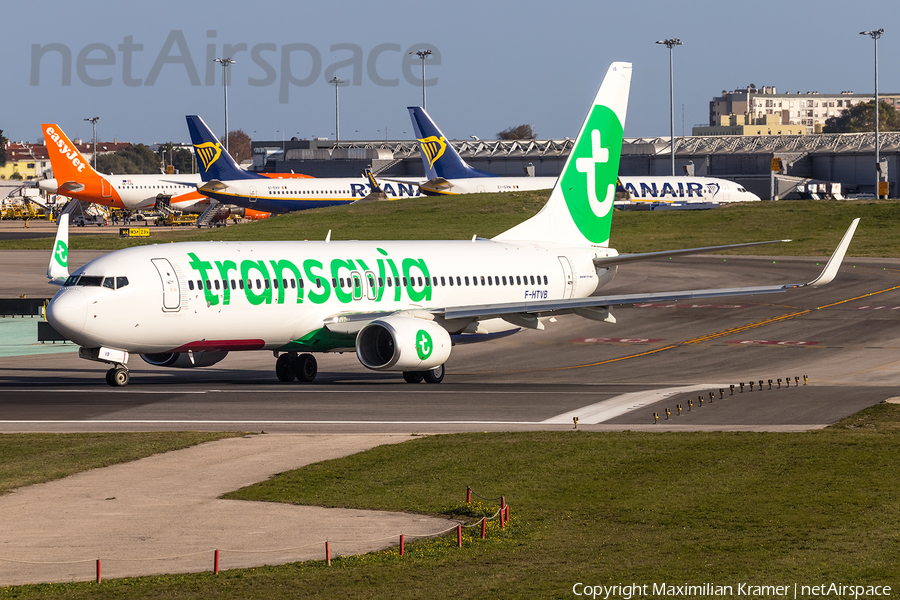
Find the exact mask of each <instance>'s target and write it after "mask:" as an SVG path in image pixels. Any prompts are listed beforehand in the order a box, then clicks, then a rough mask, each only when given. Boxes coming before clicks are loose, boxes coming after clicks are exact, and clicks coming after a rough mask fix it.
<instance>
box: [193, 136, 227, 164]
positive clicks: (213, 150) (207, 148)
mask: <svg viewBox="0 0 900 600" xmlns="http://www.w3.org/2000/svg"><path fill="white" fill-rule="evenodd" d="M194 149H195V150H196V151H197V156H198V157H199V158H200V162H202V163H203V170H204V171H209V168H210V167H211V166H212V164H213V163H214V162H216V161H217V160H218V159H219V156H220V155H221V154H222V146H221V145H220V144H219V143H218V142H216V143H213V142H204V143H202V144H195V145H194Z"/></svg>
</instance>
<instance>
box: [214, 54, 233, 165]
mask: <svg viewBox="0 0 900 600" xmlns="http://www.w3.org/2000/svg"><path fill="white" fill-rule="evenodd" d="M214 62H217V63H221V65H222V90H224V92H225V152H228V65H233V64H234V63H235V62H237V61H234V60H232V59H231V58H217V59H215V61H214Z"/></svg>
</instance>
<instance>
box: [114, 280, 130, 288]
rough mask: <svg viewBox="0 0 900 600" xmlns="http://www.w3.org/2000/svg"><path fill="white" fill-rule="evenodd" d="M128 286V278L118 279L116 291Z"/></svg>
mask: <svg viewBox="0 0 900 600" xmlns="http://www.w3.org/2000/svg"><path fill="white" fill-rule="evenodd" d="M126 285H128V278H127V277H116V289H117V290H119V289H122V288H123V287H125V286H126Z"/></svg>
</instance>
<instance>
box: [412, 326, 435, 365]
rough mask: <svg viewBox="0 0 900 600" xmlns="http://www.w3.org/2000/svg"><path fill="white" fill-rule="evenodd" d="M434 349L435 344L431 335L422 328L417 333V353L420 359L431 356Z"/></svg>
mask: <svg viewBox="0 0 900 600" xmlns="http://www.w3.org/2000/svg"><path fill="white" fill-rule="evenodd" d="M432 350H434V344H433V343H432V341H431V336H430V335H428V332H427V331H425V330H424V329H420V330H419V331H418V333H416V354H418V355H419V360H425V359H427V358H428V357H429V356H431V351H432Z"/></svg>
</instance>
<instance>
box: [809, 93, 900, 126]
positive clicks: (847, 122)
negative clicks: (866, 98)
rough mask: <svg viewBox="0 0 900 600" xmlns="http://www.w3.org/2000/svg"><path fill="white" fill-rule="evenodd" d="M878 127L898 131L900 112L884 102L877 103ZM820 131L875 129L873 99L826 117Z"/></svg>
mask: <svg viewBox="0 0 900 600" xmlns="http://www.w3.org/2000/svg"><path fill="white" fill-rule="evenodd" d="M878 129H879V130H880V131H900V112H897V110H895V109H894V107H893V106H891V105H890V104H888V103H886V102H879V103H878ZM822 131H823V132H825V133H862V132H865V131H875V101H874V100H873V101H872V102H860V103H859V104H857V105H856V106H852V107H850V108H848V109H846V110H844V111H842V112H841V114H840V115H839V116H836V117H828V120H827V121H825V126H824V127H823V128H822Z"/></svg>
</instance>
